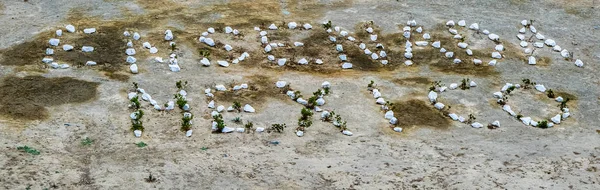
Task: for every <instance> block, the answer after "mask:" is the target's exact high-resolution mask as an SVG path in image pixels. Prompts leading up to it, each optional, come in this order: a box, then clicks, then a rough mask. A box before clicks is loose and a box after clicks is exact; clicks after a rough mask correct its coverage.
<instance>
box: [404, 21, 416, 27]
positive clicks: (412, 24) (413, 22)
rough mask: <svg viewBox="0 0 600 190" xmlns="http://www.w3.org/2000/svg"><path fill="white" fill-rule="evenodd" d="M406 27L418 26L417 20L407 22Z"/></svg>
mask: <svg viewBox="0 0 600 190" xmlns="http://www.w3.org/2000/svg"><path fill="white" fill-rule="evenodd" d="M406 25H408V26H417V21H415V20H409V21H408V22H406Z"/></svg>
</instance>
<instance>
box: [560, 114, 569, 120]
mask: <svg viewBox="0 0 600 190" xmlns="http://www.w3.org/2000/svg"><path fill="white" fill-rule="evenodd" d="M569 116H571V114H570V113H569V112H565V113H563V114H562V119H563V120H565V119H567V118H569Z"/></svg>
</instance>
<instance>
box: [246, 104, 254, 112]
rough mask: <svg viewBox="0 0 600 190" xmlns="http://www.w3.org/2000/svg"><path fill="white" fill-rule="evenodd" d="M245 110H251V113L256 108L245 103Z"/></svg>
mask: <svg viewBox="0 0 600 190" xmlns="http://www.w3.org/2000/svg"><path fill="white" fill-rule="evenodd" d="M244 111H245V112H249V113H254V112H255V111H256V110H255V109H254V108H253V107H252V106H250V104H246V105H244Z"/></svg>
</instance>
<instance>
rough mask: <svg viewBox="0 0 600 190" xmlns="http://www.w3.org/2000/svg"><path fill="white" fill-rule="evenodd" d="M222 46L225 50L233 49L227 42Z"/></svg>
mask: <svg viewBox="0 0 600 190" xmlns="http://www.w3.org/2000/svg"><path fill="white" fill-rule="evenodd" d="M223 48H225V51H231V50H233V47H231V45H229V44H225V46H224V47H223Z"/></svg>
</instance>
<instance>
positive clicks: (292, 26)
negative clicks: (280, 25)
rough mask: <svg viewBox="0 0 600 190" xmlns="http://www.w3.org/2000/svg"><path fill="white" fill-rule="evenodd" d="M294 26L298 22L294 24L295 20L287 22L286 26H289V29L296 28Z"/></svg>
mask: <svg viewBox="0 0 600 190" xmlns="http://www.w3.org/2000/svg"><path fill="white" fill-rule="evenodd" d="M296 26H298V24H296V22H289V23H288V28H289V29H295V28H296Z"/></svg>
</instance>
